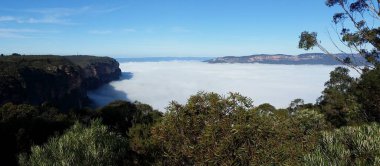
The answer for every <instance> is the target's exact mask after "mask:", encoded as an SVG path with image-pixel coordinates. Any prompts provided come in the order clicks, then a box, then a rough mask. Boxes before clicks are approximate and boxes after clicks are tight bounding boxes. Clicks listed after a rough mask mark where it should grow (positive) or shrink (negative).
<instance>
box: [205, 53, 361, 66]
mask: <svg viewBox="0 0 380 166" xmlns="http://www.w3.org/2000/svg"><path fill="white" fill-rule="evenodd" d="M334 55H335V56H337V57H339V58H341V59H345V58H346V57H350V58H351V59H352V63H354V64H357V65H362V64H364V62H366V61H365V59H364V58H363V57H361V56H360V55H357V54H334ZM205 62H208V63H263V64H287V65H306V64H313V65H319V64H321V65H340V64H341V63H340V62H339V61H337V60H336V59H334V58H333V57H331V56H329V55H326V54H323V53H308V54H300V55H297V56H294V55H284V54H274V55H271V54H258V55H250V56H240V57H238V56H226V57H219V58H214V59H211V60H206V61H205Z"/></svg>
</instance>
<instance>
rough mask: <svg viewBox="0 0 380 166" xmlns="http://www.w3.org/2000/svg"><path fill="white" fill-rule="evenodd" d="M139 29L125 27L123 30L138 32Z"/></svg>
mask: <svg viewBox="0 0 380 166" xmlns="http://www.w3.org/2000/svg"><path fill="white" fill-rule="evenodd" d="M136 31H137V30H136V29H133V28H125V29H123V32H136Z"/></svg>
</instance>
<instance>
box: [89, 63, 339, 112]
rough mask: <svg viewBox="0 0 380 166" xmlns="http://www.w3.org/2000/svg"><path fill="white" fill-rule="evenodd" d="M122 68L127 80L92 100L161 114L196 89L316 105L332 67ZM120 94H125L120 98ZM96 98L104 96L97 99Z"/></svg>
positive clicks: (281, 103)
mask: <svg viewBox="0 0 380 166" xmlns="http://www.w3.org/2000/svg"><path fill="white" fill-rule="evenodd" d="M120 67H121V69H122V70H123V71H126V72H132V73H133V77H132V79H130V80H121V81H115V82H112V83H111V84H110V85H111V87H112V88H110V87H108V89H106V90H104V89H99V90H98V92H102V93H101V94H98V93H97V91H95V92H93V93H92V94H91V96H92V97H93V98H95V100H96V99H98V100H97V101H101V102H103V103H102V104H106V103H107V102H109V101H112V100H115V99H126V97H125V96H127V97H128V99H129V100H132V101H134V100H138V101H141V102H144V103H147V104H150V105H152V106H153V107H154V108H158V109H160V110H161V111H164V108H165V107H166V106H167V105H168V104H169V102H170V101H172V100H176V101H178V102H180V103H185V102H186V100H187V99H188V97H189V96H190V95H194V94H196V93H197V92H198V91H208V92H217V93H220V94H227V93H228V92H239V93H241V94H242V95H244V96H248V97H250V98H252V99H253V100H254V104H255V105H259V104H262V103H266V102H269V103H271V104H273V105H274V106H276V107H287V106H288V104H289V103H290V102H291V101H292V100H293V99H295V98H303V99H304V100H305V101H306V102H312V103H314V102H315V100H316V99H317V98H318V97H319V96H320V94H321V91H322V90H323V88H324V83H325V82H326V81H327V80H328V78H329V72H330V71H332V70H333V69H334V66H322V65H311V66H307V65H299V66H294V65H264V64H207V63H202V62H145V63H141V62H140V63H138V62H130V63H121V66H120ZM121 92H124V93H125V94H126V95H121V94H122V93H121ZM99 97H102V99H100V98H99ZM105 98H106V99H107V100H105Z"/></svg>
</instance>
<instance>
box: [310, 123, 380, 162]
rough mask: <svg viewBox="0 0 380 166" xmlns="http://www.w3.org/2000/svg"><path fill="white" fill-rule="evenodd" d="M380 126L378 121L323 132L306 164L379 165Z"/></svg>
mask: <svg viewBox="0 0 380 166" xmlns="http://www.w3.org/2000/svg"><path fill="white" fill-rule="evenodd" d="M379 135H380V126H379V125H378V124H376V123H373V124H368V125H361V126H350V127H343V128H340V129H336V130H334V131H327V132H323V134H322V137H321V138H320V140H319V143H318V146H317V148H316V150H315V151H313V152H312V153H310V154H307V155H305V156H304V163H305V165H321V166H323V165H326V166H327V165H379V164H380V137H379Z"/></svg>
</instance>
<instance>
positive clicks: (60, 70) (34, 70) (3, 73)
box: [0, 55, 121, 110]
mask: <svg viewBox="0 0 380 166" xmlns="http://www.w3.org/2000/svg"><path fill="white" fill-rule="evenodd" d="M120 75H121V70H120V68H119V63H118V62H117V61H116V60H114V59H112V58H109V57H95V56H52V55H49V56H7V57H1V58H0V104H4V103H7V102H12V103H15V104H21V103H24V104H32V105H41V104H51V105H54V106H56V107H59V108H61V109H62V110H68V109H72V108H82V107H83V106H85V105H86V104H87V103H88V101H89V99H88V97H87V91H88V90H91V89H95V88H97V87H99V86H101V85H103V84H105V83H108V82H110V81H112V80H117V79H119V77H120Z"/></svg>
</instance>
